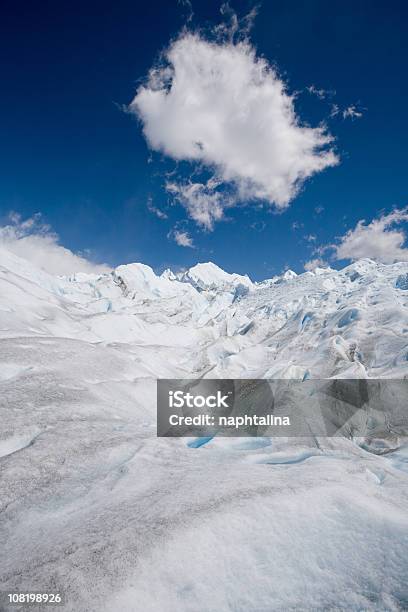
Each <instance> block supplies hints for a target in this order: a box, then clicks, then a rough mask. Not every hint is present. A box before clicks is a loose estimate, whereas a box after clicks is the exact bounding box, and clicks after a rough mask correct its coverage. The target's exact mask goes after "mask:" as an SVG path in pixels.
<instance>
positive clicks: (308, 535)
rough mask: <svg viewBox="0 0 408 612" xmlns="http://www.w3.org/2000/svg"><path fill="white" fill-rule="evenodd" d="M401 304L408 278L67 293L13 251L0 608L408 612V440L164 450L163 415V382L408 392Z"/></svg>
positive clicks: (212, 444) (99, 278)
mask: <svg viewBox="0 0 408 612" xmlns="http://www.w3.org/2000/svg"><path fill="white" fill-rule="evenodd" d="M407 306H408V264H407V263H400V264H394V265H388V266H387V265H380V264H376V263H374V262H373V261H370V260H362V261H360V262H357V263H355V264H353V265H351V266H349V267H347V268H345V269H343V270H342V271H340V272H339V271H335V270H330V269H328V270H319V269H317V270H316V271H315V272H306V273H304V274H302V275H300V276H296V275H295V274H294V273H291V272H287V273H285V274H284V275H283V276H281V277H276V278H273V279H270V280H267V281H264V282H263V283H257V284H255V283H252V282H251V281H250V280H249V279H248V278H247V277H242V276H239V275H230V274H227V273H226V272H223V271H222V270H220V269H219V268H217V267H216V266H214V265H213V264H199V265H197V266H195V267H194V268H192V269H191V270H189V271H187V272H185V273H183V274H178V275H174V274H173V273H172V272H170V271H166V272H165V273H164V274H163V275H162V276H156V275H155V274H154V273H153V271H152V270H151V269H150V268H148V267H147V266H143V265H142V264H132V265H127V266H120V267H119V268H117V269H116V270H115V271H114V272H113V273H112V274H105V275H86V274H77V275H74V276H72V277H69V278H68V277H52V276H50V275H48V274H46V273H45V272H43V271H41V270H39V269H36V268H35V267H34V266H32V265H31V264H30V262H28V261H25V260H22V259H19V258H18V257H16V256H14V255H12V254H11V253H9V252H7V251H6V250H4V249H1V250H0V359H1V365H0V390H1V393H0V402H1V422H0V512H1V514H0V541H1V544H2V546H1V555H0V580H1V589H0V590H2V591H3V592H4V591H7V592H10V591H19V592H23V591H24V592H30V591H41V592H55V591H58V592H62V593H63V595H64V604H63V605H62V606H60V607H59V608H58V609H60V610H64V611H65V610H66V611H70V612H85V611H92V612H94V611H95V612H116V611H119V610H121V611H123V612H133V611H134V612H150V611H152V612H153V611H154V612H224V611H231V612H232V611H233V612H273V611H291V610H293V611H294V610H296V611H315V610H316V611H320V610H322V611H323V610H355V611H357V610H379V611H388V610H390V611H391V610H408V561H407V559H408V486H407V484H408V444H407V441H406V440H405V439H401V438H400V439H393V440H392V441H391V442H390V444H388V445H386V446H385V449H384V450H385V451H387V452H383V451H382V450H381V449H380V447H376V446H373V447H372V448H371V450H366V448H368V447H367V446H364V445H363V444H362V441H361V440H350V439H346V438H342V439H339V438H332V439H329V438H319V439H318V440H313V439H311V438H304V439H285V438H275V439H269V438H251V439H247V438H214V439H212V440H210V441H208V442H207V443H206V444H203V445H201V446H198V444H195V443H194V441H192V440H191V439H185V438H184V439H183V438H179V439H164V438H162V439H160V438H157V437H156V404H155V402H156V379H157V378H195V377H207V378H218V377H220V378H294V379H298V380H304V379H309V378H312V379H313V378H329V377H336V378H339V377H342V378H404V377H406V376H407V375H408V308H407ZM192 442H193V443H192ZM4 609H5V610H6V609H8V608H7V606H6V607H5V608H4ZM10 609H13V610H19V609H20V610H24V609H25V608H24V607H20V608H19V607H18V606H17V605H14V606H13V607H12V608H10ZM30 609H32V610H35V609H36V608H35V607H30ZM37 609H38V608H37Z"/></svg>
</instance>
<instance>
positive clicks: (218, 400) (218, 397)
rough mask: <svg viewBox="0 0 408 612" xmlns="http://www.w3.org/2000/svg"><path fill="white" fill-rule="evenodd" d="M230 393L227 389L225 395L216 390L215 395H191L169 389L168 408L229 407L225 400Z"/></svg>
mask: <svg viewBox="0 0 408 612" xmlns="http://www.w3.org/2000/svg"><path fill="white" fill-rule="evenodd" d="M231 395H232V392H231V391H229V392H228V393H227V395H222V393H221V391H217V393H216V394H215V395H193V394H192V393H184V391H169V407H170V408H184V407H187V408H204V406H205V407H206V408H229V407H230V406H229V405H228V403H227V401H228V399H229V398H230V396H231Z"/></svg>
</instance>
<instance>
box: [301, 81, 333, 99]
mask: <svg viewBox="0 0 408 612" xmlns="http://www.w3.org/2000/svg"><path fill="white" fill-rule="evenodd" d="M306 90H307V91H308V92H309V93H310V94H311V95H313V96H316V98H319V100H325V99H326V98H332V97H333V96H334V95H335V94H336V92H335V91H332V90H327V89H319V88H318V87H316V85H309V87H306Z"/></svg>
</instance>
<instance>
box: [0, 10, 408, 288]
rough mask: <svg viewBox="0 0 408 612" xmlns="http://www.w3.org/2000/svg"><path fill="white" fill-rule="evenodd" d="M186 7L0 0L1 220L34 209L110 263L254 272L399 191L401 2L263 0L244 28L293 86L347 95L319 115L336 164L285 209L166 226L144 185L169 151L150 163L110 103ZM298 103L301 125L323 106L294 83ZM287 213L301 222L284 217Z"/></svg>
mask: <svg viewBox="0 0 408 612" xmlns="http://www.w3.org/2000/svg"><path fill="white" fill-rule="evenodd" d="M231 5H232V7H233V8H234V9H235V10H237V11H238V12H239V13H242V12H246V11H247V9H248V8H249V7H250V5H249V4H248V3H247V2H241V1H236V2H233V3H231ZM219 7H220V3H219V2H213V1H212V0H206V1H204V2H198V1H195V2H193V9H194V20H193V26H194V25H200V26H203V25H206V24H208V23H216V22H217V21H219V19H220V16H219ZM185 14H186V11H185V10H184V9H183V7H182V6H180V5H179V4H178V3H177V2H176V1H175V0H174V1H173V0H166V1H156V0H150V2H145V3H138V2H134V0H133V1H129V2H128V1H120V0H117V1H115V2H106V1H103V0H102V1H98V2H88V1H86V0H83V1H81V2H76V1H70V2H64V1H62V0H60V1H59V2H51V1H48V2H47V1H44V2H38V3H36V2H28V1H26V2H19V1H17V0H13V1H10V2H7V1H6V2H3V4H2V16H1V20H0V22H1V25H0V30H1V32H0V48H1V53H0V65H1V78H2V94H1V97H0V122H1V146H0V157H1V159H0V171H1V182H0V218H3V219H4V217H5V216H6V215H7V213H8V212H9V211H10V210H14V211H17V212H19V213H21V214H22V216H23V217H29V216H31V215H33V214H34V213H36V212H41V213H42V214H43V217H44V220H45V221H47V222H48V223H50V225H51V226H52V227H53V229H54V230H55V231H56V232H57V233H58V234H59V235H60V237H61V242H62V244H64V245H65V246H67V247H69V248H71V249H73V250H83V249H86V248H90V249H91V250H92V252H93V254H94V256H95V257H96V259H97V260H99V261H107V262H108V263H111V264H114V265H116V264H119V263H126V262H130V261H142V262H144V263H147V264H149V265H151V266H153V267H154V268H155V269H157V270H161V269H162V268H163V267H166V266H173V267H180V266H190V265H193V264H194V263H196V262H197V261H207V260H212V261H214V262H215V263H217V264H218V265H220V266H221V267H224V268H225V269H227V270H229V271H236V272H240V273H249V274H250V275H251V276H252V277H253V278H255V279H260V278H265V277H267V276H270V275H271V274H273V273H277V272H279V271H280V270H282V269H283V268H284V267H285V266H289V267H291V268H292V269H295V270H297V271H301V269H302V262H304V261H305V260H307V259H309V258H310V247H309V244H308V242H307V241H306V240H304V239H303V236H305V235H308V234H315V235H317V241H318V243H322V244H326V243H328V242H331V241H332V240H333V239H334V238H335V236H338V235H339V234H343V233H344V232H345V230H346V229H347V228H349V227H354V225H355V223H356V221H358V220H359V219H361V218H365V219H371V218H372V217H373V216H375V215H376V214H378V213H379V212H380V211H381V210H382V209H390V208H391V207H392V206H398V207H401V206H404V205H406V204H407V197H406V196H407V164H406V149H407V140H408V138H407V136H408V126H407V93H408V80H407V59H408V53H407V47H408V32H407V29H408V28H407V18H408V6H407V3H406V2H404V1H403V0H401V1H397V0H388V1H387V2H384V1H381V2H380V1H375V0H366V1H361V0H352V1H350V0H341V1H337V0H332V1H331V2H327V1H323V0H309V1H308V2H301V1H297V2H293V1H290V0H281V1H266V2H264V3H263V5H261V8H260V12H259V16H258V18H257V20H256V22H255V26H254V29H253V32H252V41H253V43H254V44H255V46H256V48H257V49H258V51H259V53H260V54H262V55H264V56H265V57H266V58H268V60H270V61H271V62H274V63H276V64H277V66H278V67H279V70H280V72H281V74H283V75H284V76H285V80H286V81H287V82H288V84H289V88H290V90H292V91H293V90H303V89H304V88H306V87H307V86H310V85H312V84H313V85H315V86H316V87H318V88H324V89H326V90H336V97H335V100H334V101H335V102H336V103H337V104H339V105H340V106H341V107H346V106H349V105H350V104H358V105H359V107H361V108H364V109H365V110H364V115H363V117H362V118H361V119H356V120H355V121H351V120H342V119H341V118H339V117H337V118H334V119H333V120H329V129H330V131H331V133H332V134H333V135H334V136H335V137H336V142H337V150H338V152H339V153H340V156H341V160H342V161H341V164H340V165H339V166H337V167H335V168H331V169H328V170H326V171H325V172H323V173H321V174H318V175H316V176H315V177H314V178H313V179H312V180H311V181H309V182H308V183H307V184H306V185H305V187H304V189H303V190H302V193H301V194H300V195H299V196H298V197H297V198H296V199H295V200H294V201H293V202H292V205H291V207H290V208H289V209H288V210H287V211H286V212H284V213H282V214H280V215H276V214H271V212H268V211H267V210H266V209H265V208H264V209H262V208H255V207H253V206H250V207H245V208H236V209H234V210H232V211H231V212H230V213H229V217H230V220H229V221H228V222H223V223H219V224H217V225H216V227H215V231H214V232H212V233H204V232H201V231H198V230H197V228H196V227H195V226H194V225H193V224H191V223H186V228H188V229H189V231H190V232H191V234H192V235H193V236H194V239H195V243H196V245H197V248H196V249H194V250H193V249H188V248H182V247H179V246H177V245H176V244H175V243H174V242H172V241H171V240H169V239H168V238H167V233H168V231H169V229H170V228H171V227H172V226H174V223H175V222H176V221H179V220H180V219H185V218H186V215H185V211H184V210H183V209H182V208H181V207H179V206H172V207H170V208H169V210H168V212H169V219H168V220H160V219H158V218H157V217H156V216H155V215H154V214H152V213H151V212H149V211H148V209H147V206H146V203H147V200H148V197H149V196H151V197H152V199H153V202H154V203H155V205H156V206H162V207H163V206H166V205H167V202H168V196H167V195H166V193H165V191H164V189H163V176H162V174H161V167H163V166H166V167H168V165H167V163H166V162H163V161H161V160H160V156H157V155H156V156H154V160H153V163H148V158H149V152H148V149H147V146H146V142H145V140H144V138H143V135H142V133H141V129H140V126H139V125H138V123H137V121H135V120H134V119H133V118H132V117H131V116H129V115H128V114H126V113H124V112H123V110H121V106H122V105H125V104H128V103H129V102H130V101H131V100H132V98H133V96H134V93H135V90H136V87H137V84H138V82H140V79H142V78H143V77H144V76H145V75H146V73H147V71H148V69H149V68H150V67H151V66H152V64H153V62H154V60H155V59H156V58H157V55H158V53H159V51H160V50H162V49H163V47H164V46H165V45H167V44H168V43H169V40H170V39H171V38H172V37H174V36H175V35H176V34H177V32H178V31H179V30H180V28H181V27H182V25H183V24H184V22H185ZM296 110H297V112H298V114H299V115H300V117H301V118H302V119H303V120H305V121H310V122H311V123H312V124H314V125H315V124H316V123H317V122H318V121H319V120H320V119H322V118H324V117H327V116H328V113H329V107H328V105H327V103H325V102H322V101H319V100H318V99H317V98H314V97H312V96H309V95H306V94H303V95H300V96H299V97H298V99H297V102H296ZM170 165H171V164H170ZM316 207H324V210H323V212H321V213H320V214H316V213H315V212H314V211H315V208H316ZM294 222H297V223H298V224H303V227H300V228H299V229H296V230H293V229H292V224H293V223H294ZM262 228H263V229H262Z"/></svg>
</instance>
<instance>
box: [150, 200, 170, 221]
mask: <svg viewBox="0 0 408 612" xmlns="http://www.w3.org/2000/svg"><path fill="white" fill-rule="evenodd" d="M147 210H148V211H149V212H151V213H153V214H154V215H156V217H158V218H159V219H167V218H168V214H167V213H165V212H164V210H161V209H160V208H157V206H155V205H154V204H153V200H152V198H148V200H147Z"/></svg>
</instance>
